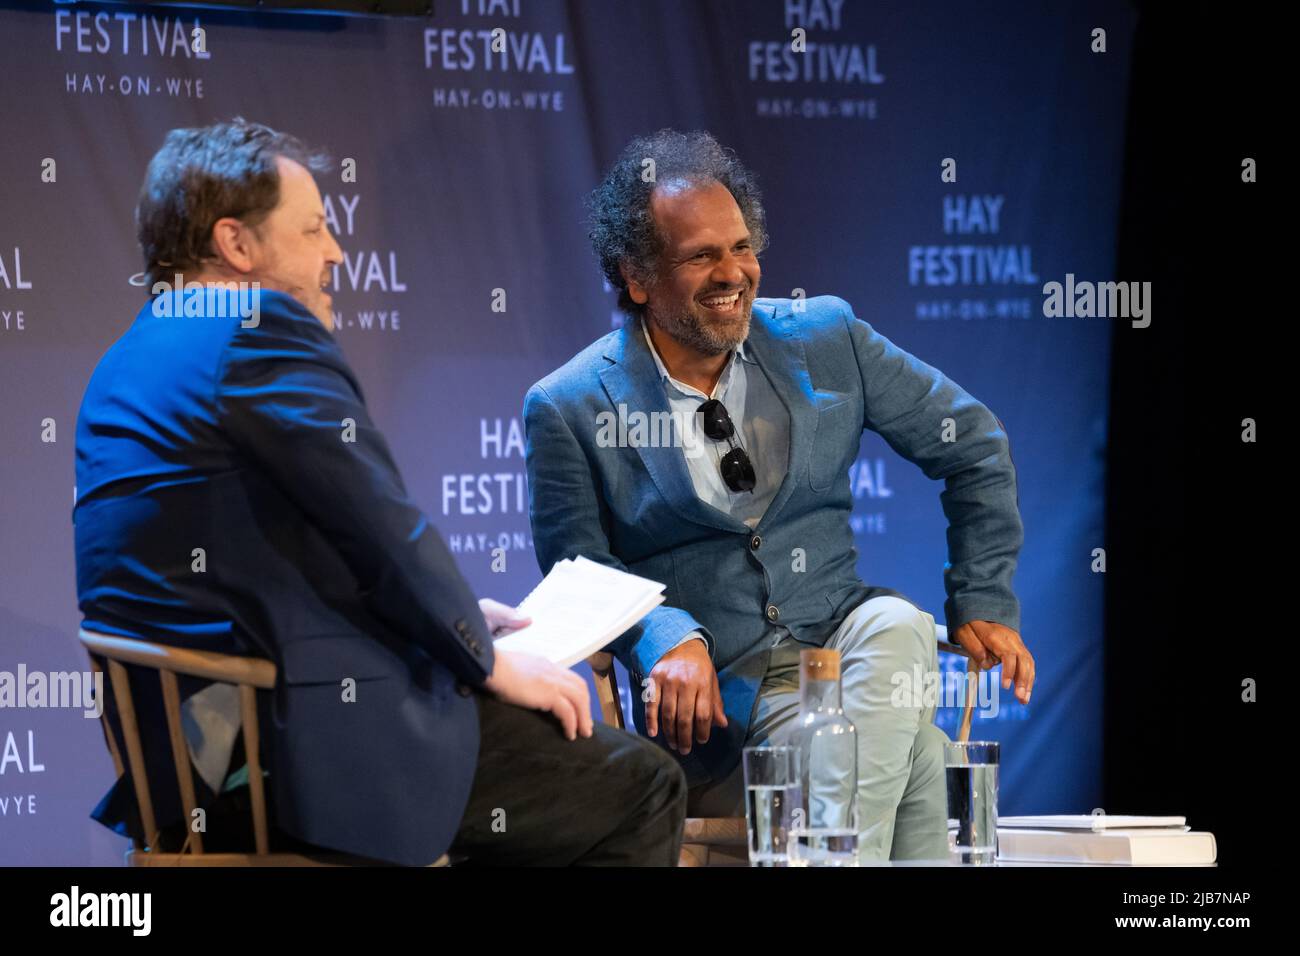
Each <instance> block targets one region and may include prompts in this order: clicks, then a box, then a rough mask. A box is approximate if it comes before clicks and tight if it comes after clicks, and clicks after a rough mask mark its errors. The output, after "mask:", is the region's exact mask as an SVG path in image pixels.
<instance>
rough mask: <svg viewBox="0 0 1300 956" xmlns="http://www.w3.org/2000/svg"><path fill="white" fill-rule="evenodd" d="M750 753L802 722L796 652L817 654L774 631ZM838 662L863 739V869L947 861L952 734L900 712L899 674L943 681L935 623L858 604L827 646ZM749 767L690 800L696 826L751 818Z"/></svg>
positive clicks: (897, 606) (914, 711) (912, 609)
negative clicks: (700, 820) (947, 751)
mask: <svg viewBox="0 0 1300 956" xmlns="http://www.w3.org/2000/svg"><path fill="white" fill-rule="evenodd" d="M771 634H772V636H771V638H770V639H771V640H772V641H773V642H774V647H773V650H772V659H771V662H770V664H769V665H768V669H767V673H766V674H765V675H764V677H763V684H762V687H761V688H760V689H759V693H758V699H757V701H756V702H755V704H754V713H753V720H752V721H751V723H750V727H749V733H748V735H747V737H746V739H745V746H747V747H753V746H759V745H762V744H773V745H775V744H782V743H785V742H787V739H788V734H789V732H790V730H792V729H793V727H794V724H795V722H796V721H797V719H798V717H799V651H800V650H801V649H803V648H805V647H809V646H811V645H807V644H803V643H801V642H799V641H796V640H795V639H794V638H792V637H791V636H790V635H789V633H788V632H786V631H785V630H784V629H781V628H775V629H773V630H772V632H771ZM826 647H827V648H833V649H836V650H838V651H839V652H840V672H841V678H842V684H843V706H844V713H845V715H846V716H847V717H848V718H849V720H851V721H853V724H854V726H855V727H856V728H857V732H858V830H859V832H858V859H859V861H860V862H863V863H868V862H879V861H884V860H891V859H892V860H946V859H947V856H948V806H947V799H948V797H947V787H946V783H945V779H944V769H943V763H944V752H943V745H944V742H945V741H947V740H948V736H947V734H945V733H944V732H943V731H942V730H940V729H939V728H938V727H936V726H935V725H934V714H935V707H934V705H933V704H931V705H929V706H894V703H893V702H892V701H891V696H893V695H894V689H895V686H896V685H895V683H894V682H893V681H892V680H891V678H892V677H893V675H895V674H899V673H901V674H906V675H907V679H908V680H909V681H911V680H912V677H913V668H914V667H915V666H916V665H918V664H919V665H920V668H921V670H922V671H923V672H929V671H937V670H938V667H939V653H938V644H937V638H936V636H935V625H934V617H933V616H932V615H930V614H928V613H927V612H925V611H922V610H920V609H919V608H917V607H916V606H915V605H913V604H911V603H909V602H908V601H905V600H903V599H902V598H897V597H891V596H885V597H877V598H872V599H871V600H869V601H865V602H863V603H862V604H860V605H859V606H858V607H857V608H855V609H854V610H853V612H852V613H851V614H850V615H849V616H848V617H846V618H845V619H844V622H843V623H842V624H841V625H840V627H839V629H838V630H836V632H835V633H834V634H833V635H832V636H831V638H830V640H828V641H827V642H826ZM744 788H745V784H744V769H743V762H742V763H740V764H737V766H736V769H735V770H734V771H733V772H732V773H731V774H730V775H728V777H727V779H725V780H723V781H720V782H714V783H709V784H704V785H702V786H699V787H696V788H694V789H692V790H691V791H690V794H689V797H688V801H687V805H688V808H689V809H688V811H687V813H688V815H690V816H710V817H711V816H744V815H745V789H744Z"/></svg>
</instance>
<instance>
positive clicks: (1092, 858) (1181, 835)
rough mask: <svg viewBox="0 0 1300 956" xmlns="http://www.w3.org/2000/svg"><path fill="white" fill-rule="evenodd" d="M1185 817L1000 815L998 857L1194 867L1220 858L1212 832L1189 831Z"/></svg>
mask: <svg viewBox="0 0 1300 956" xmlns="http://www.w3.org/2000/svg"><path fill="white" fill-rule="evenodd" d="M1186 824H1187V819H1186V818H1185V817H1139V816H1122V815H1113V814H1112V815H1102V814H1068V815H1059V816H1031V817H1002V818H1001V819H999V820H998V859H999V860H1008V861H1017V862H1030V863H1118V864H1127V865H1130V866H1193V865H1197V864H1207V863H1213V862H1214V861H1215V859H1216V858H1217V855H1218V848H1217V847H1216V845H1215V842H1214V834H1213V833H1205V832H1200V831H1193V830H1192V829H1191V828H1190V827H1188V826H1187V825H1186Z"/></svg>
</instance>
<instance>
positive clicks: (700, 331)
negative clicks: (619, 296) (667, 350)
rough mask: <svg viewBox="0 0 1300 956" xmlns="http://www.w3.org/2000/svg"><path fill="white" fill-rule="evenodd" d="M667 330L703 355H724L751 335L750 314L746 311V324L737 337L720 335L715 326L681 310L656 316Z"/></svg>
mask: <svg viewBox="0 0 1300 956" xmlns="http://www.w3.org/2000/svg"><path fill="white" fill-rule="evenodd" d="M654 320H655V321H656V322H658V323H659V325H660V327H661V328H663V330H664V331H665V332H667V333H668V334H669V335H671V336H672V337H673V338H674V339H676V340H677V341H678V342H681V343H682V345H685V346H687V347H689V348H691V349H694V350H695V351H696V352H699V353H700V354H701V355H723V354H725V353H727V352H730V351H732V350H733V349H735V348H736V347H737V346H738V345H740V343H742V342H744V341H745V339H746V338H748V336H749V314H748V312H746V315H745V322H744V325H742V326H741V327H740V329H739V330H738V333H737V335H736V336H735V337H731V336H722V335H719V334H718V332H717V330H715V329H714V328H713V327H711V326H708V325H705V324H703V323H701V322H700V321H698V320H697V319H696V317H695V316H694V315H692V314H691V313H690V312H689V311H685V310H683V311H681V312H677V313H674V314H672V315H669V316H659V315H656V316H654Z"/></svg>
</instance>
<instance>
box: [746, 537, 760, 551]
mask: <svg viewBox="0 0 1300 956" xmlns="http://www.w3.org/2000/svg"><path fill="white" fill-rule="evenodd" d="M762 546H763V539H762V538H760V537H759V536H758V535H754V537H752V538H750V539H749V550H751V551H757V550H758V549H759V548H761V547H762Z"/></svg>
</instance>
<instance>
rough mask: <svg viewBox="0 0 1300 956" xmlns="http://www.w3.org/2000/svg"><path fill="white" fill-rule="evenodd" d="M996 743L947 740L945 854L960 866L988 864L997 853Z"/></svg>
mask: <svg viewBox="0 0 1300 956" xmlns="http://www.w3.org/2000/svg"><path fill="white" fill-rule="evenodd" d="M999 752H1000V751H999V746H998V743H997V742H996V741H992V740H969V741H951V740H950V741H948V742H947V743H945V744H944V761H943V763H944V773H945V774H946V775H947V778H948V780H947V782H948V856H949V859H950V860H951V862H953V863H957V864H960V865H963V866H992V865H993V863H994V861H995V860H996V859H997V855H998V762H999Z"/></svg>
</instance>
